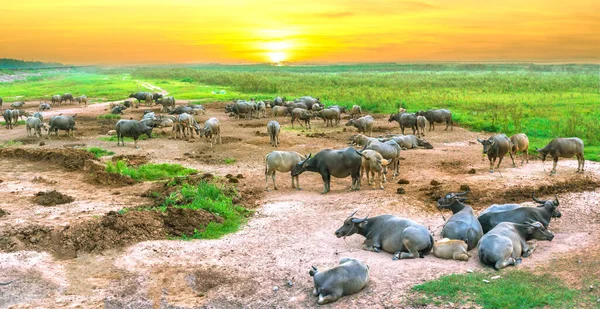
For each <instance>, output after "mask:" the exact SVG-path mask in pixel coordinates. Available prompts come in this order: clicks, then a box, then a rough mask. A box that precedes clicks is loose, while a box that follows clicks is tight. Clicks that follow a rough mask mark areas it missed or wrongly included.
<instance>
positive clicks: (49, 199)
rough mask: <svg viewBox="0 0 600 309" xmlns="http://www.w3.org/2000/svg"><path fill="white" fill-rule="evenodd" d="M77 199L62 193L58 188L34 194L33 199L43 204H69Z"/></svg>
mask: <svg viewBox="0 0 600 309" xmlns="http://www.w3.org/2000/svg"><path fill="white" fill-rule="evenodd" d="M74 200H75V199H74V198H73V197H71V196H68V195H66V194H62V193H60V192H58V191H56V190H52V191H46V192H38V193H36V194H35V195H34V197H33V201H34V202H35V203H36V204H39V205H43V206H54V205H60V204H68V203H71V202H73V201H74Z"/></svg>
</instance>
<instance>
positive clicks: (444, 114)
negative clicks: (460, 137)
mask: <svg viewBox="0 0 600 309" xmlns="http://www.w3.org/2000/svg"><path fill="white" fill-rule="evenodd" d="M416 115H417V116H424V117H425V119H427V121H429V131H431V130H435V123H436V122H437V123H444V122H445V123H446V129H444V131H448V126H450V125H451V127H450V130H454V122H453V121H452V113H451V112H450V111H449V110H447V109H430V110H428V111H426V112H425V111H419V112H417V114H416ZM413 134H414V133H413Z"/></svg>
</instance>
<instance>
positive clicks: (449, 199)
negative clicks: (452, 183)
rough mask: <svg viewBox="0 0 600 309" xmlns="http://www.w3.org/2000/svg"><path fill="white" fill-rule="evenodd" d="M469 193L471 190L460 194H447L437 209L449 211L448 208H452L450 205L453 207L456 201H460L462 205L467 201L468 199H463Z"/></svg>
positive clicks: (439, 202) (439, 201) (438, 203)
mask: <svg viewBox="0 0 600 309" xmlns="http://www.w3.org/2000/svg"><path fill="white" fill-rule="evenodd" d="M469 191H470V190H467V191H465V192H458V193H454V192H450V193H448V194H446V196H444V197H443V198H441V199H439V200H438V201H437V207H438V208H440V209H447V208H450V205H452V203H454V201H458V202H459V203H462V202H464V201H466V200H467V198H466V197H463V196H465V195H467V193H469Z"/></svg>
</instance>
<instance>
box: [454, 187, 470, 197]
mask: <svg viewBox="0 0 600 309" xmlns="http://www.w3.org/2000/svg"><path fill="white" fill-rule="evenodd" d="M469 191H471V190H468V189H467V191H465V192H461V193H456V194H455V195H456V196H463V195H467V193H469Z"/></svg>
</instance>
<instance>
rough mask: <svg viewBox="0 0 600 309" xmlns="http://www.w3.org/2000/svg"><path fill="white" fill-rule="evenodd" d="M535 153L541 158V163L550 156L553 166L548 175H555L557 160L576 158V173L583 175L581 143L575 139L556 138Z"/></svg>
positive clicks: (583, 162) (583, 161) (583, 159)
mask: <svg viewBox="0 0 600 309" xmlns="http://www.w3.org/2000/svg"><path fill="white" fill-rule="evenodd" d="M536 150H537V152H538V153H539V154H540V156H542V162H544V161H546V156H547V155H550V156H552V159H553V160H554V165H552V171H551V172H550V175H552V174H556V164H557V163H558V158H572V157H573V156H577V173H583V166H584V164H585V158H584V157H583V141H582V140H581V139H579V138H577V137H570V138H560V137H557V138H555V139H553V140H552V141H550V143H548V145H546V147H544V148H542V149H537V148H536Z"/></svg>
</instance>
